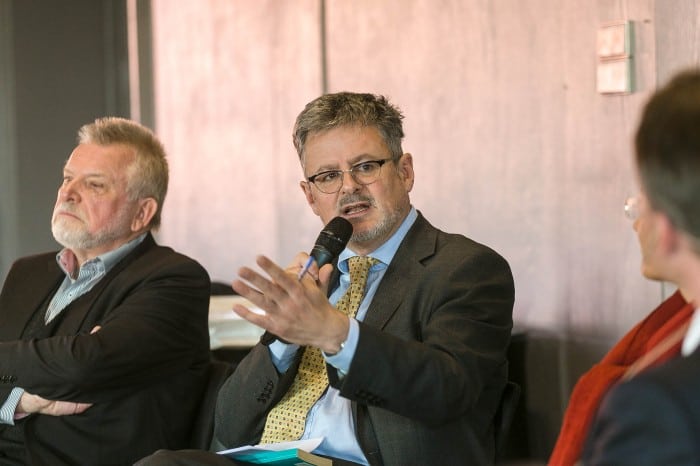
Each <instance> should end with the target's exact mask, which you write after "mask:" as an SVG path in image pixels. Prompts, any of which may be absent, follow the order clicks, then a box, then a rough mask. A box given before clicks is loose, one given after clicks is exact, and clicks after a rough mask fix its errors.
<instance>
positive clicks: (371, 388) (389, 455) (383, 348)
mask: <svg viewBox="0 0 700 466" xmlns="http://www.w3.org/2000/svg"><path fill="white" fill-rule="evenodd" d="M513 299H514V288H513V279H512V275H511V272H510V268H509V267H508V264H507V263H506V261H505V260H504V259H503V258H502V257H501V256H499V255H498V254H497V253H495V252H494V251H493V250H491V249H489V248H487V247H485V246H483V245H481V244H478V243H476V242H474V241H472V240H470V239H467V238H465V237H464V236H461V235H453V234H447V233H444V232H441V231H439V230H437V229H436V228H434V227H433V226H432V225H430V224H429V223H428V222H427V221H426V220H425V219H424V218H423V216H422V215H419V216H418V219H417V220H416V222H415V223H414V225H413V226H412V227H411V229H410V230H409V232H408V234H407V235H406V237H405V238H404V240H403V242H402V243H401V245H400V246H399V249H398V251H397V253H396V255H395V256H394V259H393V261H392V263H391V264H390V265H389V267H388V269H387V271H386V274H385V275H384V277H383V279H382V282H381V283H380V285H379V288H378V290H377V292H376V294H375V296H374V299H373V301H372V303H371V304H370V307H369V310H368V312H367V316H366V317H365V319H364V322H362V323H361V324H360V338H359V342H358V347H357V352H356V354H355V357H354V359H353V362H352V364H351V367H350V370H349V372H348V374H347V375H346V376H345V377H344V378H343V379H342V380H338V377H337V371H336V370H335V369H333V368H332V367H330V366H329V367H328V374H329V380H330V383H331V384H332V385H333V386H334V387H336V388H337V389H338V390H339V391H340V393H341V395H342V396H344V397H346V398H348V399H350V400H351V401H352V407H353V412H354V414H355V427H356V431H357V436H358V439H359V441H360V445H361V447H362V449H363V451H364V453H365V455H366V456H367V458H368V461H369V462H370V463H371V464H372V465H378V464H386V465H408V464H443V465H452V464H454V465H464V464H477V465H478V464H490V463H492V462H493V460H494V438H493V436H494V432H493V426H492V425H493V418H494V414H495V412H496V409H497V407H498V403H499V400H500V396H501V392H502V390H503V387H504V385H505V382H506V379H507V362H506V349H507V346H508V343H509V339H510V332H511V327H512V309H513ZM298 359H299V358H297V364H295V365H294V366H293V367H291V368H290V369H289V370H288V371H287V372H286V373H285V374H278V373H277V371H276V370H275V367H274V366H273V364H272V362H271V359H270V356H269V352H268V349H267V348H266V347H264V346H262V345H257V346H256V347H255V348H253V350H252V351H251V353H250V354H249V355H248V356H247V357H246V358H245V359H244V360H243V361H242V362H241V364H240V365H239V367H238V368H237V370H236V372H235V373H234V374H233V375H232V376H231V377H230V378H229V380H228V381H227V382H226V383H225V385H224V386H223V388H222V389H221V391H220V392H219V399H218V404H217V411H216V425H215V433H214V436H215V438H214V442H213V445H212V449H214V450H216V449H220V448H227V447H228V448H230V447H234V446H238V445H243V444H247V443H251V444H254V443H257V442H258V440H259V439H260V436H261V434H262V430H263V427H264V423H265V418H266V416H267V413H268V412H269V410H270V409H271V408H272V407H273V406H274V405H275V404H276V403H277V402H278V401H279V400H280V398H281V397H282V396H283V394H284V393H285V391H286V390H287V389H288V387H289V385H290V384H291V381H292V380H293V378H294V375H295V374H296V370H297V367H298Z"/></svg>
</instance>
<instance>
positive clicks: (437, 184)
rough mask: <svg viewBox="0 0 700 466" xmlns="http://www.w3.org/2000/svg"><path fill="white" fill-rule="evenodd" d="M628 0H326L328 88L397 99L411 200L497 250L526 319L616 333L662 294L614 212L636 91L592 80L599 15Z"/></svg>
mask: <svg viewBox="0 0 700 466" xmlns="http://www.w3.org/2000/svg"><path fill="white" fill-rule="evenodd" d="M625 3H628V4H630V5H629V6H626V7H625V8H623V6H624V5H623V4H622V2H598V5H596V4H593V5H591V2H588V1H585V2H583V1H573V0H569V1H559V0H529V1H514V0H513V1H505V0H504V1H496V2H491V1H460V0H452V1H449V0H443V1H440V2H435V1H430V0H415V1H411V2H405V1H402V0H385V1H382V2H374V1H371V0H359V1H354V2H329V5H328V28H327V29H328V50H329V56H328V70H329V87H330V90H331V91H336V90H342V89H353V90H368V91H371V92H378V93H382V94H386V95H388V96H390V97H392V98H393V100H394V101H395V102H396V103H397V104H398V105H399V106H401V107H402V108H403V110H404V111H405V113H406V131H407V138H406V144H405V150H406V151H409V152H412V153H413V154H414V159H415V164H416V171H417V182H416V188H415V192H414V195H413V200H414V203H415V205H416V206H417V207H418V208H419V209H421V210H422V211H423V212H424V213H425V214H426V215H427V216H428V218H429V219H431V220H432V221H433V222H434V223H436V224H437V225H439V226H442V227H443V228H445V229H447V230H452V231H459V232H462V233H464V234H466V235H468V236H471V237H473V238H475V239H477V240H479V241H482V242H485V243H487V244H489V245H491V246H493V247H494V248H496V249H497V250H499V251H500V252H502V253H503V254H504V255H505V256H506V257H507V258H508V259H509V261H510V263H511V265H512V266H513V270H514V274H515V278H516V311H515V315H516V319H517V321H518V322H519V323H520V324H523V325H527V326H534V327H543V328H549V329H555V330H556V329H559V330H561V331H568V330H569V329H570V328H571V327H575V328H576V332H584V333H590V334H596V335H601V332H603V335H605V334H607V335H608V336H614V335H616V334H620V333H621V332H622V331H624V330H626V329H627V328H629V326H630V325H631V323H633V322H635V321H636V320H638V319H639V317H640V316H642V315H644V314H645V313H646V312H647V311H648V310H649V309H650V306H652V304H653V303H654V302H656V301H658V299H659V286H658V285H656V284H651V283H649V282H646V281H645V280H644V279H643V278H642V277H641V276H640V274H639V272H638V261H639V253H638V250H637V245H636V239H635V237H634V234H633V232H632V230H631V225H630V224H629V223H628V222H627V221H626V220H625V218H624V217H623V215H622V210H621V205H622V202H623V200H624V199H625V197H626V195H627V194H630V193H633V192H634V191H635V183H634V177H633V174H632V173H631V168H630V167H631V165H630V161H631V149H630V147H631V146H630V135H631V132H632V131H633V125H634V123H635V121H636V115H637V111H638V108H639V106H640V103H641V102H642V101H643V100H644V98H645V96H646V93H647V91H648V89H644V90H642V92H638V93H635V94H633V95H630V96H601V95H600V94H598V93H597V92H596V87H595V86H596V83H595V71H596V55H595V40H596V31H597V28H598V26H599V25H600V24H601V23H602V22H605V21H610V20H615V19H632V20H645V19H648V18H649V15H650V14H651V13H652V11H651V10H652V9H653V5H652V3H651V2H650V1H646V2H625ZM648 33H649V31H647V30H644V29H643V30H642V31H641V34H642V35H643V37H642V43H644V44H647V42H648V40H647V39H648V38H647V35H648ZM652 45H653V41H652ZM650 52H651V53H653V50H651V51H650ZM358 63H361V64H362V65H361V66H358ZM642 71H643V72H644V73H648V72H649V70H647V69H646V68H644V69H643V70H642Z"/></svg>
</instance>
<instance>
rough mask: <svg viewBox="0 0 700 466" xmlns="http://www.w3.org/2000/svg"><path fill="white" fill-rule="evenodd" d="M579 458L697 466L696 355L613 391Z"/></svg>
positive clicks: (699, 389)
mask: <svg viewBox="0 0 700 466" xmlns="http://www.w3.org/2000/svg"><path fill="white" fill-rule="evenodd" d="M582 460H583V464H586V465H635V466H644V465H649V466H651V465H654V466H656V465H664V466H675V465H679V466H680V465H699V464H700V351H698V350H696V351H695V352H694V353H693V354H691V355H690V356H688V357H679V358H676V359H673V360H671V361H669V362H667V363H665V364H663V365H661V366H659V367H657V368H654V369H650V370H648V371H646V372H643V373H642V374H640V375H638V376H636V377H634V378H633V379H631V380H630V381H628V382H625V383H622V384H620V385H618V386H616V387H615V388H614V389H612V390H611V391H610V393H609V394H608V395H607V396H606V397H605V398H604V400H603V403H602V404H601V406H600V409H599V411H598V416H597V418H596V420H595V423H594V425H593V429H592V430H591V432H590V435H589V438H588V441H587V442H586V446H585V448H584V452H583V457H582Z"/></svg>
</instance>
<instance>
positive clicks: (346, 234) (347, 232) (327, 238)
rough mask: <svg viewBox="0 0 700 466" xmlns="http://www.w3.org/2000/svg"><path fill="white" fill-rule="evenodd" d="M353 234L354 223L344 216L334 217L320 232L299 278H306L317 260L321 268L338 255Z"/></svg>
mask: <svg viewBox="0 0 700 466" xmlns="http://www.w3.org/2000/svg"><path fill="white" fill-rule="evenodd" d="M351 236H352V223H350V222H349V221H347V220H346V219H344V218H343V217H335V218H333V219H332V220H331V221H330V222H328V224H326V226H325V227H324V228H323V230H321V233H319V235H318V238H316V243H315V244H314V247H313V249H312V250H311V252H310V253H309V259H308V260H307V261H306V263H305V264H304V267H302V269H301V271H299V275H298V277H297V278H298V279H299V280H301V279H302V278H304V275H306V273H307V272H308V271H309V268H310V267H311V265H312V264H313V263H314V262H316V264H318V268H319V269H320V268H321V267H323V266H324V265H326V264H329V263H331V262H333V260H334V259H335V258H336V257H338V254H340V253H341V252H342V251H343V249H345V246H346V245H347V244H348V241H349V240H350V237H351Z"/></svg>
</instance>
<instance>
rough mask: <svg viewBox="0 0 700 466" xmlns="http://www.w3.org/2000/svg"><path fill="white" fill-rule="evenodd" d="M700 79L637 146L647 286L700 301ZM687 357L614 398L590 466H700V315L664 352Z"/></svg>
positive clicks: (636, 377)
mask: <svg viewBox="0 0 700 466" xmlns="http://www.w3.org/2000/svg"><path fill="white" fill-rule="evenodd" d="M698 128H700V72H699V71H698V70H693V71H686V72H684V73H681V74H679V75H677V76H676V77H675V78H673V79H672V80H671V82H670V83H669V84H667V85H666V86H665V87H663V88H662V89H660V90H659V91H657V92H656V93H655V94H654V95H653V96H652V98H651V99H650V101H649V102H648V103H647V105H646V106H645V109H644V112H643V114H642V120H641V123H640V125H639V128H638V130H637V135H636V140H635V151H636V166H637V172H638V177H639V184H640V193H639V195H638V197H637V203H638V214H637V218H636V219H635V222H634V229H635V231H636V232H637V235H638V237H639V242H640V245H641V250H642V270H643V272H644V274H645V275H646V276H650V277H653V278H656V279H660V280H665V281H668V282H671V283H674V284H675V285H677V286H678V288H679V289H680V290H683V295H684V296H685V297H686V299H687V300H689V301H690V302H691V303H692V306H691V307H692V308H693V309H694V308H695V301H696V300H697V297H698V296H700V131H698ZM679 343H680V345H681V350H680V351H681V355H680V357H676V358H673V359H671V360H670V361H668V362H665V363H664V364H661V365H658V366H656V367H649V365H650V364H640V367H638V368H637V369H636V370H634V371H631V372H629V373H627V374H625V377H624V381H623V382H622V383H620V384H619V385H617V386H615V387H613V388H612V389H611V390H610V392H609V393H608V394H607V395H606V396H605V397H604V399H603V401H602V403H601V405H600V409H599V410H598V413H597V416H596V418H595V421H594V423H593V426H592V428H591V431H590V434H589V437H588V440H587V441H586V444H585V447H584V451H583V455H582V461H581V462H582V464H584V465H606V464H609V465H613V464H614V465H637V466H639V465H662V464H663V465H666V466H668V465H697V464H700V396H698V394H699V393H700V351H698V349H697V347H698V343H700V314H699V313H698V312H694V313H693V314H692V316H691V318H690V320H689V321H687V322H686V323H685V325H680V326H679V327H678V328H677V329H676V330H675V331H674V332H672V333H671V334H669V335H668V337H667V338H666V339H665V343H664V342H661V343H660V344H659V345H660V346H664V345H665V346H666V347H671V346H675V345H678V344H679Z"/></svg>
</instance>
